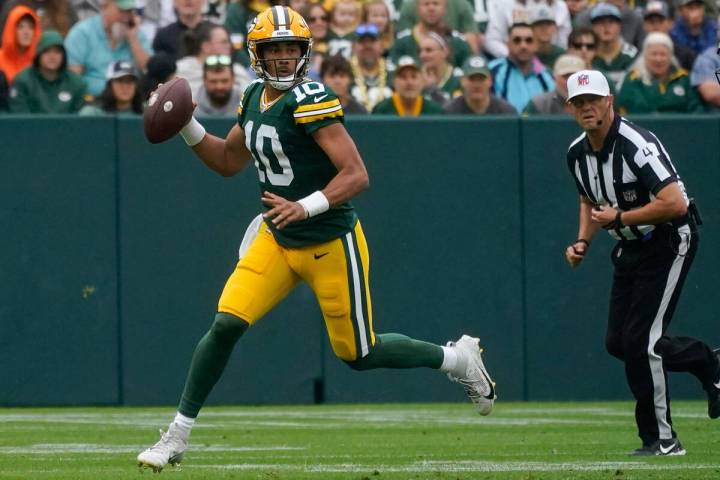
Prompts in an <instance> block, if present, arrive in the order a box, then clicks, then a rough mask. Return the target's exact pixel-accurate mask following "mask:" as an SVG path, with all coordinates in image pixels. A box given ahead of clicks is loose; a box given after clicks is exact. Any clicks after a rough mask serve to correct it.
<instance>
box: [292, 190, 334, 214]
mask: <svg viewBox="0 0 720 480" xmlns="http://www.w3.org/2000/svg"><path fill="white" fill-rule="evenodd" d="M297 203H299V204H300V205H302V206H303V208H304V209H305V213H307V216H308V218H310V217H314V216H315V215H320V214H321V213H323V212H327V211H328V210H329V209H330V202H328V199H327V197H326V196H325V194H323V193H322V192H321V191H320V190H317V191H315V192H313V193H311V194H310V195H308V196H307V197H305V198H301V199H300V200H298V201H297Z"/></svg>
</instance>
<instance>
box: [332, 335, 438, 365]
mask: <svg viewBox="0 0 720 480" xmlns="http://www.w3.org/2000/svg"><path fill="white" fill-rule="evenodd" d="M443 358H444V353H443V349H442V347H440V346H438V345H435V344H433V343H428V342H423V341H421V340H415V339H413V338H410V337H406V336H405V335H401V334H399V333H385V334H382V335H376V336H375V345H373V347H372V349H371V350H370V353H368V354H367V355H366V356H365V357H364V358H359V359H357V360H355V361H353V362H346V363H347V364H348V365H350V367H351V368H353V369H355V370H371V369H374V368H417V367H428V368H435V369H438V368H440V365H442V362H443Z"/></svg>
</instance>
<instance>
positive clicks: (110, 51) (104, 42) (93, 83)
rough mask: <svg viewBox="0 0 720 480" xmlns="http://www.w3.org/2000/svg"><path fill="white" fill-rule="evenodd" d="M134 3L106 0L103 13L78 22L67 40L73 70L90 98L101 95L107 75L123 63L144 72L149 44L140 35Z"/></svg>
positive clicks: (125, 0) (124, 0)
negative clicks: (108, 70)
mask: <svg viewBox="0 0 720 480" xmlns="http://www.w3.org/2000/svg"><path fill="white" fill-rule="evenodd" d="M135 7H136V4H135V0H104V3H103V6H102V13H101V14H100V15H97V16H94V17H90V18H88V19H86V20H83V21H81V22H78V23H76V24H75V25H74V26H73V27H72V28H71V29H70V33H68V36H67V38H66V39H65V50H66V52H67V57H68V58H67V61H68V65H69V68H70V70H72V71H74V72H75V73H77V74H79V75H82V77H83V79H84V80H85V83H86V84H87V86H88V91H89V92H90V94H91V95H93V96H96V95H99V94H100V93H102V91H103V89H104V88H105V72H107V69H108V68H109V66H110V65H112V64H113V63H114V62H118V61H120V60H127V61H129V62H134V64H135V65H136V67H137V68H138V69H140V70H144V69H145V65H146V64H147V61H148V58H150V55H151V52H152V50H151V48H150V44H149V43H148V41H147V39H146V38H145V34H143V33H142V32H140V30H139V25H140V19H139V18H138V16H137V14H136V13H135Z"/></svg>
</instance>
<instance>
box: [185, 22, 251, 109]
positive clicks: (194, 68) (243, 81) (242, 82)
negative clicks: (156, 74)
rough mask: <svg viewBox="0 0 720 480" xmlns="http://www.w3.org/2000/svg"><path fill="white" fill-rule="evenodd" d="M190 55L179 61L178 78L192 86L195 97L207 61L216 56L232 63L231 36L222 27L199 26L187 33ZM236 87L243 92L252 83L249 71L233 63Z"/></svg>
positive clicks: (210, 24)
mask: <svg viewBox="0 0 720 480" xmlns="http://www.w3.org/2000/svg"><path fill="white" fill-rule="evenodd" d="M185 40H186V47H185V50H187V52H188V55H187V56H186V57H183V58H181V59H180V60H178V61H177V76H178V77H183V78H184V79H185V80H187V81H188V83H189V84H190V90H191V91H192V92H193V95H195V93H196V92H197V90H198V89H199V88H200V86H201V85H202V83H203V75H204V74H203V71H204V67H203V65H204V64H205V59H206V58H207V57H208V56H210V55H213V56H216V57H217V58H218V59H221V60H220V61H222V62H223V64H224V63H225V62H231V61H232V57H231V52H232V47H231V45H230V36H229V35H228V32H227V30H225V27H223V26H222V25H213V24H212V23H207V24H203V25H200V26H198V27H197V28H196V29H194V30H192V31H187V32H185ZM233 71H234V78H235V86H236V87H237V88H238V90H240V91H241V92H243V91H245V87H247V85H248V84H249V83H250V75H249V73H248V71H247V70H246V69H245V68H244V67H243V66H241V65H238V64H236V63H233Z"/></svg>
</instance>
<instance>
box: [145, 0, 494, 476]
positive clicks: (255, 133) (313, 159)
mask: <svg viewBox="0 0 720 480" xmlns="http://www.w3.org/2000/svg"><path fill="white" fill-rule="evenodd" d="M247 43H248V50H249V54H250V58H251V62H252V67H253V69H254V70H255V72H256V73H257V76H258V77H259V78H258V80H257V81H255V82H253V83H252V84H250V85H249V86H248V87H247V89H246V90H245V92H244V94H243V97H242V100H241V102H240V105H239V106H238V119H237V124H236V125H234V126H233V127H232V129H231V130H230V132H229V133H228V135H227V137H226V138H224V139H223V138H219V137H215V136H213V135H210V134H207V133H206V132H205V129H204V128H203V126H202V125H201V124H200V123H199V122H198V121H197V120H195V119H194V118H193V119H192V120H191V121H190V123H189V124H188V125H187V126H186V127H185V128H184V129H183V130H182V131H181V132H180V134H181V135H182V137H183V138H184V139H185V141H186V143H187V144H188V145H189V146H190V147H192V149H193V151H194V152H195V154H196V155H197V156H198V157H199V158H200V159H201V160H202V161H203V162H204V163H205V164H206V165H207V166H208V167H209V168H210V169H212V170H214V171H216V172H217V173H219V174H220V175H223V176H231V175H235V174H236V173H238V172H240V171H241V170H243V168H245V167H246V166H247V165H248V164H249V163H250V162H251V161H253V162H254V164H255V167H256V168H257V172H258V176H259V182H260V190H261V192H262V198H261V200H262V204H263V206H264V209H265V210H264V213H263V217H264V225H263V226H262V228H260V229H259V232H258V234H257V236H256V237H255V239H254V240H253V241H252V243H251V244H250V246H249V248H248V249H247V251H246V252H244V254H243V256H242V258H241V259H240V261H239V262H238V264H237V267H236V268H235V271H234V272H233V273H232V274H231V275H230V278H229V279H228V280H227V283H226V285H225V288H224V290H223V292H222V294H221V296H220V300H219V304H218V309H217V315H216V317H215V320H214V322H213V324H212V326H211V328H210V330H209V331H208V332H207V333H206V334H205V336H203V337H202V339H201V340H200V342H199V343H198V345H197V348H196V350H195V353H194V354H193V358H192V362H191V364H190V371H189V372H188V377H187V381H186V383H185V389H184V391H183V394H182V397H181V399H180V405H179V408H178V413H177V415H176V417H175V419H174V420H173V422H172V423H171V424H170V427H169V429H168V431H167V432H165V433H163V434H162V436H161V439H160V441H158V442H157V443H156V444H155V445H153V446H152V447H150V448H148V449H147V450H145V451H143V452H142V453H140V455H138V463H139V465H140V466H141V467H148V468H152V469H153V470H155V471H158V470H161V469H162V468H163V467H164V466H165V465H166V464H168V463H170V464H173V465H174V464H177V463H179V462H180V460H181V459H182V456H183V453H184V451H185V449H186V447H187V441H188V437H189V435H190V430H191V428H192V426H193V423H194V421H195V418H196V417H197V415H198V412H199V411H200V408H201V407H202V405H203V403H204V402H205V399H206V398H207V396H208V394H209V393H210V391H211V389H212V388H213V386H214V385H215V383H216V382H217V381H218V379H219V378H220V376H221V374H222V372H223V370H224V368H225V365H226V363H227V360H228V358H229V357H230V354H231V352H232V350H233V348H234V346H235V344H236V342H237V341H238V339H239V338H240V337H241V336H242V335H243V333H245V331H246V330H247V329H248V328H249V327H250V326H251V325H253V324H254V323H255V322H257V321H258V320H260V319H261V318H262V317H263V315H265V313H267V312H268V311H269V310H270V309H271V308H273V307H274V306H275V305H276V304H277V303H278V302H280V301H281V300H282V299H283V298H285V296H286V295H287V294H288V293H289V292H290V291H291V290H292V289H293V288H294V287H295V286H296V285H297V284H298V283H299V282H300V281H305V282H307V283H308V284H309V286H310V287H311V288H312V289H313V291H314V292H315V295H316V296H317V299H318V302H319V304H320V308H321V310H322V314H323V317H324V319H325V325H326V327H327V331H328V335H329V337H330V342H331V344H332V348H333V351H334V352H335V354H336V355H337V356H338V357H339V358H340V359H342V360H343V361H345V362H346V363H347V364H348V365H349V366H350V367H351V368H353V369H356V370H368V369H373V368H381V367H385V368H415V367H428V368H433V369H438V370H440V371H442V372H445V373H447V375H448V377H449V378H450V379H451V380H454V381H457V382H459V383H460V384H461V385H463V386H464V387H465V389H466V391H467V393H468V395H469V397H470V399H471V400H472V401H473V403H474V404H475V405H476V406H477V408H478V410H479V412H480V414H482V415H487V414H488V413H490V410H491V409H492V407H493V403H494V400H495V387H494V384H493V382H492V380H491V379H490V376H489V375H488V373H487V371H486V369H485V367H484V365H483V361H482V358H481V354H480V352H481V350H480V348H479V340H478V339H477V338H473V337H469V336H467V335H463V336H462V337H461V338H460V340H458V341H457V342H448V345H447V346H444V347H442V346H438V345H434V344H431V343H427V342H423V341H419V340H414V339H412V338H408V337H406V336H404V335H400V334H396V333H390V334H384V335H379V334H378V335H376V334H375V333H374V332H373V326H372V310H371V301H370V287H369V283H368V265H369V255H368V248H367V244H366V242H365V237H364V236H363V231H362V228H361V226H360V222H359V221H358V218H357V216H356V214H355V210H354V209H353V206H352V204H350V203H349V200H350V199H351V198H353V197H354V196H355V195H357V194H358V193H360V192H361V191H363V190H364V189H365V188H367V186H368V175H367V171H366V170H365V165H364V163H363V161H362V159H361V158H360V154H359V153H358V150H357V148H356V147H355V144H354V143H353V141H352V139H351V138H350V136H349V135H348V133H347V131H346V130H345V127H344V126H343V110H342V107H341V105H340V101H339V100H338V98H337V97H336V96H335V94H334V93H333V92H332V91H331V90H329V89H328V88H326V87H325V86H324V85H323V84H321V83H317V82H312V81H309V80H308V79H307V78H306V74H307V71H308V68H309V65H310V56H311V53H312V38H311V36H310V30H309V29H308V26H307V24H306V23H305V20H303V18H302V17H301V16H300V15H299V14H298V13H296V12H295V11H293V10H291V9H290V8H288V7H282V6H275V7H271V8H269V9H267V10H265V11H263V12H262V13H260V14H259V15H258V16H257V18H256V19H255V21H254V22H253V23H252V25H251V27H250V29H249V32H248V36H247Z"/></svg>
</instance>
